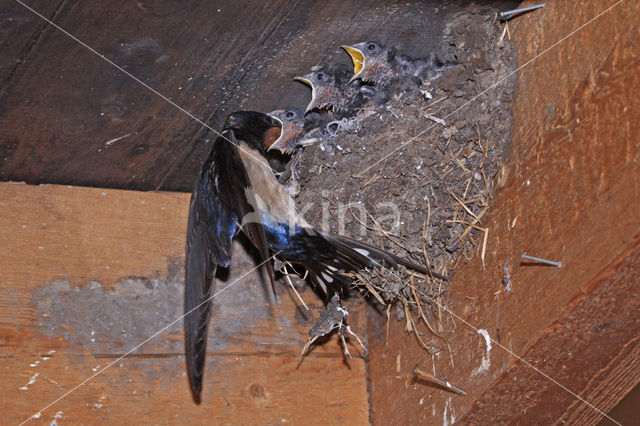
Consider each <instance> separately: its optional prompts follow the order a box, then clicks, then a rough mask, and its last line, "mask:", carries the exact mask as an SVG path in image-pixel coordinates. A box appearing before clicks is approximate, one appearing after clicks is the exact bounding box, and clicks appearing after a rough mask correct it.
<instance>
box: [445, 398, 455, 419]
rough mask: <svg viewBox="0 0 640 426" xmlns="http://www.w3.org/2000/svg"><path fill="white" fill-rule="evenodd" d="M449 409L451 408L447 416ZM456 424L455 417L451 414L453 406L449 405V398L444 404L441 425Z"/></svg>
mask: <svg viewBox="0 0 640 426" xmlns="http://www.w3.org/2000/svg"><path fill="white" fill-rule="evenodd" d="M449 407H451V414H450V415H449V416H447V414H448V413H449ZM455 422H456V416H455V415H454V414H453V404H452V403H451V397H449V399H447V402H446V403H445V404H444V414H443V416H442V424H443V425H444V426H449V425H452V424H454V423H455Z"/></svg>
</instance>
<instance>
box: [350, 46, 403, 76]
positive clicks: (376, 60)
mask: <svg viewBox="0 0 640 426" xmlns="http://www.w3.org/2000/svg"><path fill="white" fill-rule="evenodd" d="M341 47H342V48H343V49H344V50H345V51H346V52H347V53H348V54H349V56H350V57H351V60H352V61H353V77H351V81H353V80H355V79H357V78H359V79H360V80H362V81H364V82H367V83H374V84H381V83H384V80H385V79H389V78H391V77H392V76H393V68H392V61H393V50H392V49H389V48H386V47H384V46H382V45H381V44H380V43H378V42H376V41H365V42H362V43H357V44H354V45H351V46H341Z"/></svg>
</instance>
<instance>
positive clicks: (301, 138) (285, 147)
mask: <svg viewBox="0 0 640 426" xmlns="http://www.w3.org/2000/svg"><path fill="white" fill-rule="evenodd" d="M269 115H270V116H271V117H273V118H274V119H275V120H278V121H279V122H280V123H281V127H282V132H281V133H280V137H279V138H278V139H277V140H276V141H275V142H273V143H272V144H271V145H270V146H269V147H268V151H271V150H273V149H275V150H278V151H280V152H282V153H284V154H291V153H293V152H294V151H295V150H296V149H298V148H300V147H303V146H307V145H311V144H312V143H315V142H317V141H319V140H320V134H319V132H318V131H317V129H316V128H309V123H308V122H307V120H306V119H305V116H304V113H303V112H302V110H300V109H298V108H286V109H279V110H275V111H271V112H270V113H269Z"/></svg>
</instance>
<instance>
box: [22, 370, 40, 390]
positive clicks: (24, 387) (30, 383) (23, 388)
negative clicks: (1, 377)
mask: <svg viewBox="0 0 640 426" xmlns="http://www.w3.org/2000/svg"><path fill="white" fill-rule="evenodd" d="M39 375H40V374H39V373H36V374H34V375H33V377H32V378H31V379H29V383H27V384H26V385H24V386H21V387H20V390H27V387H29V385H32V384H34V383H35V381H36V378H37V377H38V376H39Z"/></svg>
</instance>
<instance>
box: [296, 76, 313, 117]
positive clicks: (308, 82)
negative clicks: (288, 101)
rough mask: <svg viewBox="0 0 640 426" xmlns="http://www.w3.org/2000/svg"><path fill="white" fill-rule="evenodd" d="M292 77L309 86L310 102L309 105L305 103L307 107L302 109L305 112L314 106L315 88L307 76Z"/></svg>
mask: <svg viewBox="0 0 640 426" xmlns="http://www.w3.org/2000/svg"><path fill="white" fill-rule="evenodd" d="M293 79H294V80H296V81H299V82H301V83H304V84H306V85H307V86H309V87H311V102H309V105H307V108H306V109H305V110H304V113H305V114H306V113H308V112H309V111H311V110H312V109H314V108H315V107H316V88H315V87H313V83H311V80H309V79H308V78H307V77H294V78H293Z"/></svg>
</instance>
